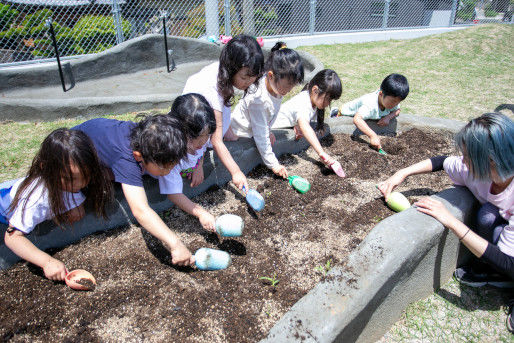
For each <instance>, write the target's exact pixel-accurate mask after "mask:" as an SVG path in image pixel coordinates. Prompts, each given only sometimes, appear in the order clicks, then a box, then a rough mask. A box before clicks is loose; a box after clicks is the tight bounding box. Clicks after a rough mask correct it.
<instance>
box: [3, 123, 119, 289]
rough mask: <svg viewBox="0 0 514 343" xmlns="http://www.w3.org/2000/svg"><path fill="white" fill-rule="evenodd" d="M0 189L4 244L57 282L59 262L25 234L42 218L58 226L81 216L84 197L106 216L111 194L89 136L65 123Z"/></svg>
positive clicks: (62, 274) (61, 276)
mask: <svg viewBox="0 0 514 343" xmlns="http://www.w3.org/2000/svg"><path fill="white" fill-rule="evenodd" d="M85 187H87V188H85ZM0 188H1V189H0V222H2V223H4V224H7V225H8V228H7V231H6V232H5V236H4V241H5V245H6V246H7V247H8V248H9V249H11V250H12V251H13V252H14V253H15V254H16V255H18V256H19V257H21V258H22V259H24V260H26V261H28V262H30V263H33V264H35V265H37V266H39V267H41V268H42V269H43V272H44V273H45V276H46V277H47V278H48V279H50V280H61V281H62V280H64V278H65V276H66V274H67V271H66V267H65V266H64V263H63V262H61V261H59V260H57V259H55V258H53V257H52V256H50V255H48V254H47V253H45V252H43V251H41V250H40V249H38V248H37V247H36V246H35V245H34V244H33V243H32V242H31V241H30V240H29V239H27V238H26V237H25V235H28V234H29V233H30V232H31V231H32V230H33V229H34V227H35V226H36V225H37V224H39V223H41V222H43V221H45V220H47V219H53V221H54V222H55V223H56V224H57V225H59V226H61V227H62V226H63V224H72V223H74V222H76V221H78V220H80V219H82V217H84V201H85V200H87V202H88V204H89V205H91V207H92V208H93V209H94V211H95V213H96V214H97V215H99V216H102V217H104V218H106V217H107V215H106V212H105V205H106V204H107V202H108V201H109V200H110V199H111V198H112V185H111V182H110V181H109V176H108V174H107V173H105V172H104V169H103V168H102V167H101V165H100V160H99V159H98V155H97V153H96V150H95V147H94V145H93V143H92V142H91V140H90V139H89V138H88V137H87V136H86V135H85V134H84V133H82V132H80V131H73V130H69V129H65V128H61V129H57V130H55V131H53V132H52V133H50V134H49V135H48V136H47V137H46V138H45V140H44V141H43V143H42V144H41V148H40V149H39V151H38V153H37V154H36V156H35V157H34V160H33V161H32V165H31V167H30V169H29V171H28V173H27V176H26V177H25V178H21V179H18V180H14V181H9V182H5V183H3V184H2V185H0ZM81 190H82V192H83V193H82V192H81Z"/></svg>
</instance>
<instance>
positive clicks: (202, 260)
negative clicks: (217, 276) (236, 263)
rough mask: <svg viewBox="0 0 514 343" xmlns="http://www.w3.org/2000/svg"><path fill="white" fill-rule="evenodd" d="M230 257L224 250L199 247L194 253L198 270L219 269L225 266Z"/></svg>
mask: <svg viewBox="0 0 514 343" xmlns="http://www.w3.org/2000/svg"><path fill="white" fill-rule="evenodd" d="M231 262H232V259H231V258H230V255H229V254H228V253H227V252H226V251H222V250H216V249H210V248H200V249H198V250H197V251H196V253H195V264H196V267H197V268H198V269H200V270H220V269H225V268H227V267H228V266H229V265H230V263H231Z"/></svg>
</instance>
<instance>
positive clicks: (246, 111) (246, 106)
mask: <svg viewBox="0 0 514 343" xmlns="http://www.w3.org/2000/svg"><path fill="white" fill-rule="evenodd" d="M265 79H266V76H263V77H262V78H261V79H260V80H259V86H258V88H257V90H256V91H255V92H253V90H254V88H252V91H250V92H248V94H247V95H246V96H245V97H244V98H243V99H241V100H239V103H238V104H237V106H236V108H235V109H234V113H233V114H232V121H231V123H230V126H231V127H232V131H233V132H234V133H235V134H236V135H238V136H239V137H253V139H254V140H255V145H257V149H258V150H259V153H260V154H261V157H262V160H263V162H264V164H265V165H266V166H267V167H268V168H274V167H276V166H279V165H280V163H279V162H278V160H277V157H276V156H275V154H274V153H273V150H272V148H271V142H270V140H269V134H270V128H271V126H272V125H273V122H274V121H275V119H276V117H277V114H278V111H279V110H280V104H281V103H282V97H281V96H280V97H274V96H272V95H271V94H270V93H269V92H268V89H267V88H266V81H265ZM250 87H254V86H253V85H252V86H250Z"/></svg>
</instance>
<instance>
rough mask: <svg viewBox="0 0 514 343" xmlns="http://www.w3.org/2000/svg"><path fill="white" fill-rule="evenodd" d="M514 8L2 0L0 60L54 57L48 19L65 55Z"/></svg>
mask: <svg viewBox="0 0 514 343" xmlns="http://www.w3.org/2000/svg"><path fill="white" fill-rule="evenodd" d="M513 9H514V0H0V67H1V66H6V65H11V64H16V63H20V62H25V63H26V62H38V61H47V60H48V59H52V60H53V59H55V58H56V55H55V54H56V53H55V51H56V49H54V47H53V43H52V38H51V34H50V32H49V25H48V24H46V23H47V22H48V21H51V22H52V28H53V30H54V33H55V39H56V42H57V45H58V47H59V52H60V54H61V57H62V58H66V57H70V56H79V55H84V54H92V53H97V52H100V51H103V50H105V49H108V48H110V47H112V46H114V45H116V44H120V43H122V42H123V41H125V40H127V39H131V38H134V37H137V36H141V35H144V34H148V33H163V31H164V29H165V30H166V32H167V34H169V35H175V36H184V37H192V38H206V39H207V38H208V37H212V36H214V37H218V36H219V34H225V35H236V34H239V33H247V34H251V35H254V36H262V37H274V36H284V35H305V34H310V35H314V34H317V33H327V32H345V31H364V30H387V29H398V28H414V27H416V28H428V27H441V26H453V25H460V24H477V23H484V22H494V21H496V22H510V23H513V16H512V12H513ZM163 13H165V17H164V20H163V15H162V14H163ZM164 23H165V24H164ZM163 25H166V27H165V28H164V27H163Z"/></svg>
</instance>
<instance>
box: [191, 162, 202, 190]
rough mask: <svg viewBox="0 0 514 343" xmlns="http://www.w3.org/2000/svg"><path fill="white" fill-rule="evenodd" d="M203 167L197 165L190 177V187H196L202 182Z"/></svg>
mask: <svg viewBox="0 0 514 343" xmlns="http://www.w3.org/2000/svg"><path fill="white" fill-rule="evenodd" d="M203 179H204V176H203V165H198V166H197V167H196V169H194V170H193V174H192V176H191V187H196V186H198V185H199V184H201V183H202V182H203Z"/></svg>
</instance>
